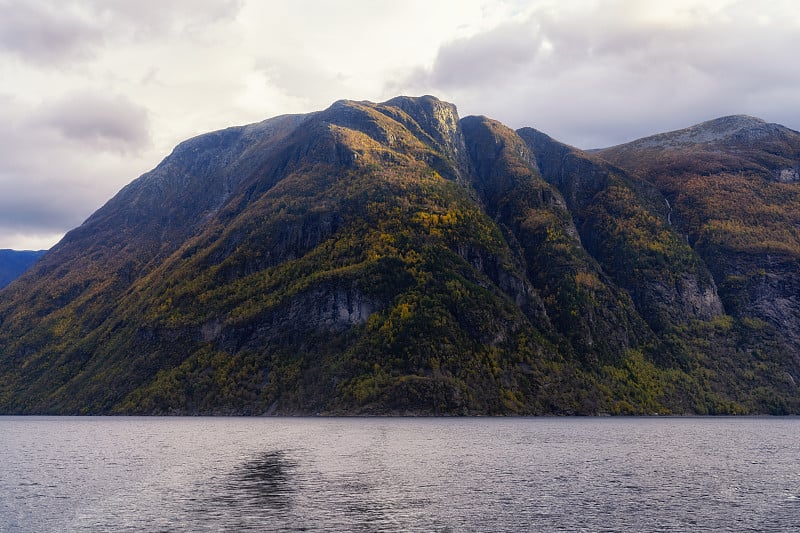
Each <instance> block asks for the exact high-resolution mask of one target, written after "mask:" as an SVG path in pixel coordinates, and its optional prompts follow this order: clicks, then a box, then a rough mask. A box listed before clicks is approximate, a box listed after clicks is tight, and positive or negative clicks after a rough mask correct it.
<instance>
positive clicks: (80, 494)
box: [0, 417, 800, 531]
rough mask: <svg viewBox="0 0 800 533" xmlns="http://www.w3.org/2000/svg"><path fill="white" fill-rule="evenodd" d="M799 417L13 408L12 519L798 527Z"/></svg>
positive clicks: (116, 524) (4, 489) (8, 518)
mask: <svg viewBox="0 0 800 533" xmlns="http://www.w3.org/2000/svg"><path fill="white" fill-rule="evenodd" d="M799 437H800V420H799V419H795V418H612V419H597V418H532V419H531V418H515V419H484V418H470V419H441V418H426V419H418V418H333V419H324V418H322V419H321V418H290V419H286V418H277V419H272V418H267V419H265V418H257V419H254V418H69V417H67V418H50V417H0V465H2V467H1V468H0V531H241V530H248V529H250V530H258V531H524V530H533V531H559V530H563V531H581V530H585V531H604V530H608V531H726V530H728V531H763V530H768V531H781V530H787V531H789V530H797V529H798V528H800V462H799V461H797V456H798V453H797V452H798V446H799V445H798V443H799V442H800V438H799Z"/></svg>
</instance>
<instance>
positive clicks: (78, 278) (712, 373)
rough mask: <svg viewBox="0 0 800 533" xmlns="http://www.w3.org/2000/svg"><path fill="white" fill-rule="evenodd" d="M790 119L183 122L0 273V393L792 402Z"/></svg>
mask: <svg viewBox="0 0 800 533" xmlns="http://www.w3.org/2000/svg"><path fill="white" fill-rule="evenodd" d="M795 135H796V134H795V133H794V132H791V130H786V129H785V128H782V127H780V126H776V125H769V124H766V123H763V122H762V121H759V120H758V119H752V118H749V117H729V118H726V119H720V120H718V121H712V122H711V123H706V124H703V125H699V126H696V127H694V128H690V129H689V130H685V131H682V132H676V133H673V134H662V135H661V136H656V137H654V138H649V139H645V140H643V141H637V142H638V143H639V144H636V143H632V144H631V145H625V146H622V147H616V148H612V149H607V150H604V151H600V152H598V153H594V154H587V153H584V152H581V151H580V150H577V149H574V148H572V147H569V146H566V145H563V144H561V143H559V142H557V141H555V140H553V139H551V138H550V137H548V136H546V135H545V134H543V133H541V132H538V131H536V130H533V129H530V128H524V129H522V130H519V131H518V132H514V131H512V130H510V129H508V128H507V127H505V126H503V125H502V124H500V123H498V122H496V121H493V120H491V119H487V118H485V117H467V118H464V119H459V117H458V114H457V111H456V108H455V106H453V105H452V104H449V103H446V102H442V101H440V100H438V99H436V98H434V97H432V96H424V97H420V98H409V97H398V98H394V99H392V100H389V101H387V102H384V103H380V104H375V103H370V102H353V101H346V100H342V101H339V102H336V103H334V104H333V105H332V106H331V107H330V108H328V109H326V110H324V111H320V112H317V113H311V114H308V115H294V116H282V117H276V118H273V119H269V120H266V121H264V122H261V123H259V124H253V125H249V126H244V127H237V128H229V129H226V130H222V131H219V132H213V133H209V134H207V135H202V136H200V137H197V138H194V139H190V140H188V141H186V142H184V143H182V144H180V145H179V146H178V147H176V148H175V150H174V151H173V153H172V154H171V155H170V156H169V157H167V158H166V159H165V160H164V161H163V162H162V163H161V164H160V165H159V166H158V167H156V168H155V169H154V170H153V171H151V172H149V173H147V174H145V175H143V176H142V177H140V178H139V179H137V180H135V181H133V182H132V183H131V184H130V185H128V186H127V187H125V188H124V189H123V190H121V191H120V192H119V194H118V195H117V196H116V197H114V198H113V199H112V200H110V201H109V202H108V204H106V205H105V206H104V207H103V208H101V209H100V210H98V211H97V212H96V213H95V214H94V215H92V216H91V217H90V218H89V219H88V220H87V221H86V223H84V224H83V225H82V226H81V227H79V228H76V229H75V230H73V231H71V232H70V233H69V234H67V236H66V237H65V238H64V239H63V240H62V241H61V242H60V243H59V244H58V245H57V246H56V247H55V248H53V250H51V251H50V252H48V253H47V254H46V255H45V256H44V257H42V258H41V260H40V261H39V262H38V263H37V264H36V265H35V266H34V267H33V268H32V269H30V270H29V271H28V272H27V273H26V274H25V275H23V276H22V277H20V278H19V279H18V280H17V281H16V282H15V283H13V284H12V285H11V286H9V287H8V288H6V289H5V290H3V291H2V292H0V412H2V413H92V414H95V413H182V414H196V413H205V414H212V413H217V414H263V413H269V414H298V413H301V414H314V413H327V414H406V413H413V414H501V413H503V414H556V413H559V414H576V413H581V414H595V413H654V412H662V413H685V412H691V413H741V412H753V413H756V412H798V411H800V399H798V398H799V397H798V394H797V389H796V385H795V383H796V382H797V380H798V379H800V371H799V369H800V343H798V342H797V338H796V337H795V336H796V335H797V334H796V333H795V332H797V331H800V327H796V326H800V323H798V321H799V320H800V319H798V312H799V311H798V310H799V309H800V302H798V301H797V295H798V289H799V288H800V287H799V286H798V285H799V284H798V278H797V268H796V266H797V262H796V257H797V256H796V255H793V254H794V250H795V248H794V241H792V240H791V239H789V240H787V239H786V238H785V237H786V235H787V232H788V234H790V235H794V233H792V232H793V231H795V230H793V229H791V228H795V229H796V228H798V227H800V225H798V224H797V223H796V222H797V221H796V220H794V219H792V218H791V217H792V216H796V209H795V210H790V209H789V208H788V206H789V205H790V204H791V202H793V201H794V202H796V199H797V197H796V196H793V195H796V194H797V193H796V192H795V190H794V187H797V185H796V184H795V183H794V182H795V181H796V179H795V177H794V176H795V175H796V169H797V168H798V167H800V164H799V161H800V160H799V159H798V157H797V155H798V150H797V147H798V146H800V144H794V143H795ZM697 154H701V156H698V155H697ZM654 161H659V163H656V162H654ZM734 163H736V164H738V166H732V165H734ZM698 165H700V166H702V168H701V169H700V168H698ZM733 169H736V170H735V172H737V173H736V174H735V175H733V178H731V175H732V174H731V173H733V172H734V170H733ZM742 169H744V170H742ZM709 172H711V173H709ZM792 172H795V174H792ZM715 173H716V174H715ZM717 177H719V181H714V180H716V178H717ZM704 179H705V180H712V181H714V187H711V188H709V187H708V186H707V185H708V183H704V182H703V181H702V180H704ZM697 180H700V181H697ZM737 180H738V181H737ZM731 184H734V185H736V186H739V185H741V187H742V188H744V187H745V186H747V187H750V189H748V190H749V192H751V193H752V194H754V195H756V196H758V198H759V202H761V203H758V202H756V203H755V204H753V203H752V202H751V205H754V206H755V207H757V208H759V209H761V208H762V207H763V210H762V211H757V210H756V211H755V212H753V213H749V212H748V213H747V216H748V217H750V218H747V219H741V218H739V219H737V218H733V217H728V218H725V217H724V216H723V215H724V213H722V212H721V211H720V210H719V206H720V205H721V204H724V203H725V202H727V201H729V200H730V198H732V197H736V194H738V193H739V192H740V189H737V188H735V187H733V188H732V186H731ZM709 190H710V191H712V194H708V191H709ZM779 193H781V194H783V195H784V196H779ZM736 199H737V201H741V200H742V198H740V197H736ZM779 199H780V201H779ZM781 202H784V203H781ZM776 205H777V206H784V207H786V209H784V210H783V211H782V213H783V214H781V215H780V216H781V217H784V218H780V217H779V220H778V222H779V224H775V225H772V224H771V223H764V222H763V220H762V219H767V218H766V217H765V216H764V215H765V213H766V212H770V213H772V212H774V211H776V209H775V206H776ZM794 205H797V204H796V203H795V204H794ZM759 206H761V207H759ZM745 211H746V210H745ZM793 213H794V214H793ZM768 220H772V219H771V218H770V219H768ZM737 224H739V225H738V226H737ZM792 224H794V225H792ZM732 228H733V229H732ZM752 228H756V229H757V231H758V239H757V241H755V240H754V241H753V242H758V243H759V246H762V248H757V249H756V248H749V247H748V246H750V244H747V243H749V242H750V241H747V242H745V244H742V242H743V241H742V240H741V239H742V238H745V237H746V238H750V234H748V233H747V231H746V230H748V229H752ZM734 230H736V231H734ZM733 233H735V234H736V236H737V239H738V240H737V239H734V238H733V237H731V235H732V234H733ZM795 233H796V232H795ZM741 235H745V237H741ZM781 243H783V244H781ZM753 246H755V245H754V244H753ZM764 247H765V248H764ZM798 249H800V247H798ZM764 250H767V251H768V253H766V254H762V253H761V252H762V251H764Z"/></svg>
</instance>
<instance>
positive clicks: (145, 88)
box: [0, 0, 800, 249]
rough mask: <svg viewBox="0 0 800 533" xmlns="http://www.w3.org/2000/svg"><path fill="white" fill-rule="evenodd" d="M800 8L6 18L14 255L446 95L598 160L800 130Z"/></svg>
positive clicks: (5, 101)
mask: <svg viewBox="0 0 800 533" xmlns="http://www.w3.org/2000/svg"><path fill="white" fill-rule="evenodd" d="M798 50H800V3H798V2H797V1H796V0H785V1H779V0H776V1H770V0H759V1H755V0H753V1H747V0H739V1H734V0H729V1H728V0H697V1H695V0H670V1H668V2H667V1H663V0H652V1H651V0H585V1H584V0H574V1H573V0H554V1H548V0H530V1H519V0H441V1H439V0H403V1H402V2H399V1H396V0H386V1H384V0H329V1H325V0H317V1H312V0H0V73H1V74H0V248H16V249H38V248H48V247H50V246H51V245H53V244H54V243H55V242H56V241H57V240H58V239H59V238H60V237H61V236H62V235H63V234H64V232H66V231H67V230H69V229H71V228H73V227H75V226H77V225H79V224H80V223H81V222H82V221H83V220H85V219H86V217H88V216H89V215H90V214H91V213H92V212H93V211H95V210H96V209H97V208H99V207H100V206H102V204H103V203H105V202H106V201H107V200H108V199H109V198H110V197H111V196H113V195H114V194H115V193H116V192H117V191H118V190H119V189H120V188H121V187H122V186H124V185H125V184H127V183H128V182H130V181H131V180H132V179H134V178H136V177H137V176H139V175H140V174H142V173H143V172H145V171H147V170H149V169H151V168H152V167H154V166H155V165H156V164H157V163H158V162H159V161H160V160H161V159H163V158H164V157H165V156H166V155H168V154H169V152H170V151H171V149H172V147H173V146H174V145H175V144H177V143H178V142H180V141H181V140H183V139H186V138H188V137H191V136H194V135H197V134H200V133H203V132H206V131H210V130H215V129H220V128H224V127H227V126H231V125H238V124H247V123H251V122H257V121H260V120H262V119H264V118H267V117H270V116H274V115H278V114H283V113H297V112H308V111H314V110H318V109H323V108H325V107H327V106H328V105H330V104H331V103H332V102H333V101H335V100H338V99H341V98H349V99H356V100H372V101H382V100H385V99H388V98H390V97H392V96H395V95H397V94H410V95H421V94H434V95H436V96H438V97H439V98H442V99H445V100H448V101H451V102H453V103H455V104H457V105H458V108H459V112H460V114H461V116H466V115H470V114H482V115H487V116H490V117H492V118H496V119H498V120H501V121H503V122H505V123H506V124H508V125H509V126H512V127H515V128H516V127H522V126H533V127H535V128H537V129H540V130H542V131H544V132H546V133H548V134H550V135H552V136H553V137H555V138H557V139H559V140H561V141H563V142H567V143H570V144H573V145H575V146H578V147H581V148H592V147H601V146H609V145H613V144H617V143H620V142H624V141H628V140H633V139H635V138H638V137H641V136H644V135H647V134H650V133H655V132H659V131H667V130H671V129H676V128H680V127H684V126H688V125H691V124H695V123H697V122H701V121H703V120H707V119H710V118H715V117H718V116H722V115H728V114H738V113H746V114H750V115H755V116H759V117H761V118H764V119H766V120H769V121H771V122H779V123H781V124H784V125H786V126H789V127H791V128H793V129H800V66H798V65H800V63H798V60H797V54H798Z"/></svg>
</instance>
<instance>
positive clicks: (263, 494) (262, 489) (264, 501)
mask: <svg viewBox="0 0 800 533" xmlns="http://www.w3.org/2000/svg"><path fill="white" fill-rule="evenodd" d="M295 468H296V465H295V464H294V463H293V462H292V461H291V460H289V459H288V458H287V457H286V453H285V452H283V451H268V452H264V453H262V454H260V455H258V456H257V457H254V458H252V459H249V460H247V461H245V462H244V463H241V464H239V465H237V466H236V467H235V468H234V469H233V471H232V472H230V473H229V475H227V476H226V477H225V482H224V484H223V487H222V490H221V491H220V492H221V493H220V494H218V495H216V496H217V497H216V498H215V499H216V500H217V502H219V503H221V504H225V505H228V506H234V507H252V508H257V509H261V510H269V509H274V510H286V509H289V508H290V507H291V506H292V498H293V495H294V493H295V490H296V487H295V484H294V482H293V477H294V476H293V474H294V469H295Z"/></svg>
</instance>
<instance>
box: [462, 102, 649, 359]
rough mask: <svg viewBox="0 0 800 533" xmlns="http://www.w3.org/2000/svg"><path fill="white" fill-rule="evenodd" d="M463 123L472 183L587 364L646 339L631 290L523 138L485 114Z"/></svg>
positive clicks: (571, 347) (572, 346)
mask: <svg viewBox="0 0 800 533" xmlns="http://www.w3.org/2000/svg"><path fill="white" fill-rule="evenodd" d="M462 128H463V130H464V135H465V137H466V140H467V147H468V150H469V152H470V155H471V156H472V161H473V162H474V165H475V173H474V180H473V186H474V188H475V189H476V191H477V192H478V193H479V194H480V197H481V200H482V201H483V204H484V206H485V207H486V210H487V213H488V214H489V216H491V217H492V219H493V220H495V221H496V222H498V223H499V224H500V225H501V228H503V229H504V231H505V233H506V234H507V235H508V236H509V240H510V241H512V242H515V243H518V246H519V247H520V249H521V255H522V256H523V257H524V259H525V265H526V268H527V275H528V278H529V279H530V280H531V282H532V283H533V284H534V286H535V287H536V289H537V290H538V292H539V294H540V295H541V296H542V298H543V299H544V302H545V307H546V312H547V314H548V316H549V317H551V319H552V320H553V322H554V323H555V325H556V327H557V329H558V330H559V331H560V332H561V333H562V334H565V335H566V337H567V339H568V340H569V342H570V344H569V346H568V351H571V352H572V353H574V354H576V355H577V356H578V357H580V358H582V359H583V361H584V362H585V363H592V362H594V363H596V362H601V361H602V362H614V361H616V360H618V359H619V358H620V357H621V356H622V355H623V354H624V352H625V351H626V350H627V349H629V348H632V347H635V346H637V345H639V344H641V342H642V341H644V340H646V339H648V338H649V337H650V336H651V335H652V333H651V332H650V331H649V330H648V328H647V326H646V325H645V324H644V323H643V322H642V320H641V318H640V317H639V315H638V314H637V313H636V311H635V310H634V309H633V305H632V302H631V301H630V297H629V296H628V294H627V293H625V292H624V291H620V290H619V289H617V288H616V287H615V286H614V285H613V284H611V283H610V280H609V279H608V278H607V276H606V274H605V273H604V272H603V271H602V269H601V268H600V267H599V265H598V264H597V263H596V262H595V261H593V260H592V258H591V257H590V256H589V255H588V254H587V253H586V251H585V250H584V248H583V247H582V245H581V241H580V237H579V235H578V231H577V230H576V228H575V226H574V224H573V221H572V215H571V213H570V211H569V210H568V209H567V205H566V204H565V202H564V200H563V198H562V196H561V194H559V192H558V190H557V189H555V188H553V187H551V186H550V185H548V184H547V183H546V182H545V181H544V180H543V179H542V176H541V175H540V174H539V172H538V171H537V170H536V167H535V163H534V162H533V160H532V156H531V153H530V151H529V149H528V148H527V147H526V146H525V143H524V142H523V140H522V139H521V138H520V137H519V136H518V135H517V134H516V133H515V132H513V131H512V130H510V129H508V128H507V127H505V126H503V125H502V124H500V123H498V122H496V121H493V120H490V119H487V118H484V117H467V118H465V119H464V120H463V121H462Z"/></svg>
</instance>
